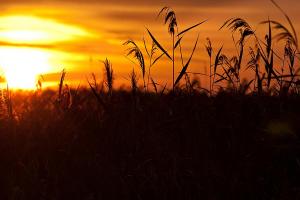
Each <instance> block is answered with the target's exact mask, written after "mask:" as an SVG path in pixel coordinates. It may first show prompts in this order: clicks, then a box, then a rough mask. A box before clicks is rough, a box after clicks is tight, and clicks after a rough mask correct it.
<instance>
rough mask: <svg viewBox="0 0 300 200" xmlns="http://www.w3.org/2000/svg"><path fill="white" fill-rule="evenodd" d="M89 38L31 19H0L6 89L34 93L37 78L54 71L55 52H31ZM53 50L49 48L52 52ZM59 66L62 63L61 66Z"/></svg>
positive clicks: (81, 31) (49, 21)
mask: <svg viewBox="0 0 300 200" xmlns="http://www.w3.org/2000/svg"><path fill="white" fill-rule="evenodd" d="M90 37H93V34H91V33H89V32H88V31H86V30H85V29H83V28H81V27H78V26H74V25H69V24H64V23H60V22H58V21H56V20H52V19H44V18H39V17H35V16H19V15H18V16H3V17H0V43H1V42H2V44H4V45H5V46H2V47H0V69H1V70H2V74H0V76H5V79H6V82H7V83H8V86H9V87H10V88H16V89H34V88H36V82H37V78H38V76H39V75H40V74H47V73H49V72H51V71H52V70H53V68H55V66H52V65H51V63H52V61H53V54H54V53H55V52H56V50H55V49H46V48H34V47H35V46H36V47H43V46H44V45H53V46H54V47H55V46H56V45H58V46H59V45H60V44H62V43H64V42H70V41H73V42H74V41H79V40H80V39H82V38H90ZM54 47H53V48H54ZM61 64H63V63H61Z"/></svg>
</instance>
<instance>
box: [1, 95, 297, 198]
mask: <svg viewBox="0 0 300 200" xmlns="http://www.w3.org/2000/svg"><path fill="white" fill-rule="evenodd" d="M70 92H71V94H72V95H73V101H72V104H71V105H70V106H68V107H65V104H59V103H57V102H58V101H57V93H55V92H53V91H44V92H43V93H41V94H37V93H35V94H27V95H26V94H22V95H21V94H19V95H18V94H15V95H13V96H12V99H13V100H14V105H15V107H14V112H16V113H13V114H14V118H9V116H8V118H3V119H2V120H1V121H0V132H1V134H0V148H1V150H0V162H1V163H0V177H1V179H0V194H1V199H12V200H17V199H18V200H34V199H49V200H50V199H51V200H52V199H56V200H65V199H73V200H76V199H78V200H94V199H130V200H132V199H137V200H139V199H299V198H300V149H299V148H300V143H299V142H300V140H299V136H300V123H299V121H300V104H299V100H300V97H299V96H297V95H294V96H293V95H290V96H287V97H272V96H268V95H265V96H263V95H262V96H257V95H237V94H233V93H232V92H225V91H224V92H220V93H218V95H217V96H215V97H209V96H208V95H206V94H204V93H200V92H196V91H194V92H193V93H192V94H191V93H189V92H187V91H185V90H180V91H177V92H175V93H168V94H163V95H160V94H155V93H143V92H138V91H137V92H136V93H132V92H128V91H114V93H113V94H112V95H111V96H110V95H109V94H106V95H102V96H101V97H102V99H103V100H104V104H102V103H99V101H98V100H97V98H95V97H94V95H93V93H92V92H91V91H89V90H80V91H73V90H71V91H70ZM17 105H18V106H17ZM17 113H19V114H18V115H17Z"/></svg>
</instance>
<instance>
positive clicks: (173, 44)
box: [172, 33, 175, 91]
mask: <svg viewBox="0 0 300 200" xmlns="http://www.w3.org/2000/svg"><path fill="white" fill-rule="evenodd" d="M172 37H173V48H172V50H173V56H172V63H173V91H174V87H175V85H174V84H175V81H174V73H175V61H174V53H175V52H174V51H175V47H174V43H175V38H174V33H173V34H172Z"/></svg>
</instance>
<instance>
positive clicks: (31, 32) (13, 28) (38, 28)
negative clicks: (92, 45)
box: [0, 16, 92, 44]
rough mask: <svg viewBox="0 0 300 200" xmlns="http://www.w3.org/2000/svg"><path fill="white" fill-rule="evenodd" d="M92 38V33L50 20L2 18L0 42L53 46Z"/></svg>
mask: <svg viewBox="0 0 300 200" xmlns="http://www.w3.org/2000/svg"><path fill="white" fill-rule="evenodd" d="M91 36H92V34H91V33H89V32H88V31H86V30H84V29H82V28H80V27H77V26H73V25H68V24H63V23H59V22H57V21H55V20H50V19H43V18H38V17H33V16H6V17H1V18H0V40H1V41H6V42H9V43H14V44H15V43H22V44H24V43H30V44H51V43H57V42H64V41H68V40H76V39H78V38H79V37H91Z"/></svg>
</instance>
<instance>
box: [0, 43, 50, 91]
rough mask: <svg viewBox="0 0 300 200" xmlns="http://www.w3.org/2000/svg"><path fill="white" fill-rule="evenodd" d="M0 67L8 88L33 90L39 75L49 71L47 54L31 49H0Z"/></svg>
mask: <svg viewBox="0 0 300 200" xmlns="http://www.w3.org/2000/svg"><path fill="white" fill-rule="evenodd" d="M0 66H1V68H2V70H3V73H4V76H5V78H6V81H7V84H8V86H9V87H10V88H19V89H34V88H35V87H36V79H37V78H38V75H39V74H42V73H45V72H47V71H49V70H50V68H51V66H50V64H49V54H48V53H47V52H46V51H43V50H41V49H33V48H16V47H1V48H0Z"/></svg>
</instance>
